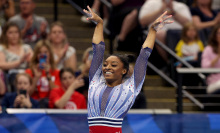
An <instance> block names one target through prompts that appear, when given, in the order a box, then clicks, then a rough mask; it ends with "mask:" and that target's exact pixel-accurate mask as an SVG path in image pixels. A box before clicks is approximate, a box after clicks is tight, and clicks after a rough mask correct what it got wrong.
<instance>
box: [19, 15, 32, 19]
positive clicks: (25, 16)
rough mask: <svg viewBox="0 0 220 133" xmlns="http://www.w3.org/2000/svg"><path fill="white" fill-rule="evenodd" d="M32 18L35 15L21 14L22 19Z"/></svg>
mask: <svg viewBox="0 0 220 133" xmlns="http://www.w3.org/2000/svg"><path fill="white" fill-rule="evenodd" d="M31 16H33V15H32V14H21V17H22V18H23V19H25V20H26V19H27V18H29V17H31Z"/></svg>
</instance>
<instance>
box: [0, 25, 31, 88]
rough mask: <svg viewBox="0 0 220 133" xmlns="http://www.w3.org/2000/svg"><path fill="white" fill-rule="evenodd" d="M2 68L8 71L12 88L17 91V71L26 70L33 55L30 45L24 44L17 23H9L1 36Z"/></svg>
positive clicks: (0, 64)
mask: <svg viewBox="0 0 220 133" xmlns="http://www.w3.org/2000/svg"><path fill="white" fill-rule="evenodd" d="M0 41H1V45H0V62H1V63H0V69H2V70H3V71H5V72H7V73H8V75H9V76H8V79H6V80H9V84H11V90H12V91H15V90H14V89H15V88H14V86H13V85H12V84H13V82H14V78H15V76H16V74H17V73H19V72H22V71H23V72H24V70H25V69H26V68H27V67H28V63H29V61H30V59H31V57H32V55H33V51H32V49H31V48H30V46H29V45H27V44H23V43H22V40H21V33H20V30H19V27H18V26H17V25H16V24H15V23H11V22H10V23H7V24H6V25H5V26H4V28H3V33H2V36H1V38H0Z"/></svg>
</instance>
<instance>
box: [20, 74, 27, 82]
mask: <svg viewBox="0 0 220 133" xmlns="http://www.w3.org/2000/svg"><path fill="white" fill-rule="evenodd" d="M28 80H29V79H28V77H27V76H24V75H20V76H19V77H18V81H28Z"/></svg>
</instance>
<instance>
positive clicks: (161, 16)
mask: <svg viewBox="0 0 220 133" xmlns="http://www.w3.org/2000/svg"><path fill="white" fill-rule="evenodd" d="M166 14H167V11H165V12H164V13H163V14H162V15H160V17H159V18H163V17H164V16H165V15H166Z"/></svg>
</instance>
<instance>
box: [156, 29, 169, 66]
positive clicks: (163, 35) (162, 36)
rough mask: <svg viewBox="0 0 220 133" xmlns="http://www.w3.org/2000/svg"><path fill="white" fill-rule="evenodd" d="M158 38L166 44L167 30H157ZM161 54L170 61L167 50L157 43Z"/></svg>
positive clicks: (166, 60) (165, 59)
mask: <svg viewBox="0 0 220 133" xmlns="http://www.w3.org/2000/svg"><path fill="white" fill-rule="evenodd" d="M156 38H157V39H158V40H159V41H161V42H162V43H163V44H165V39H166V31H165V30H160V31H158V32H157V35H156ZM155 47H156V49H157V51H158V53H159V55H160V56H161V57H162V59H163V60H164V61H165V62H167V63H168V61H169V59H168V55H167V53H166V51H165V50H163V49H162V48H161V47H160V46H159V45H155Z"/></svg>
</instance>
